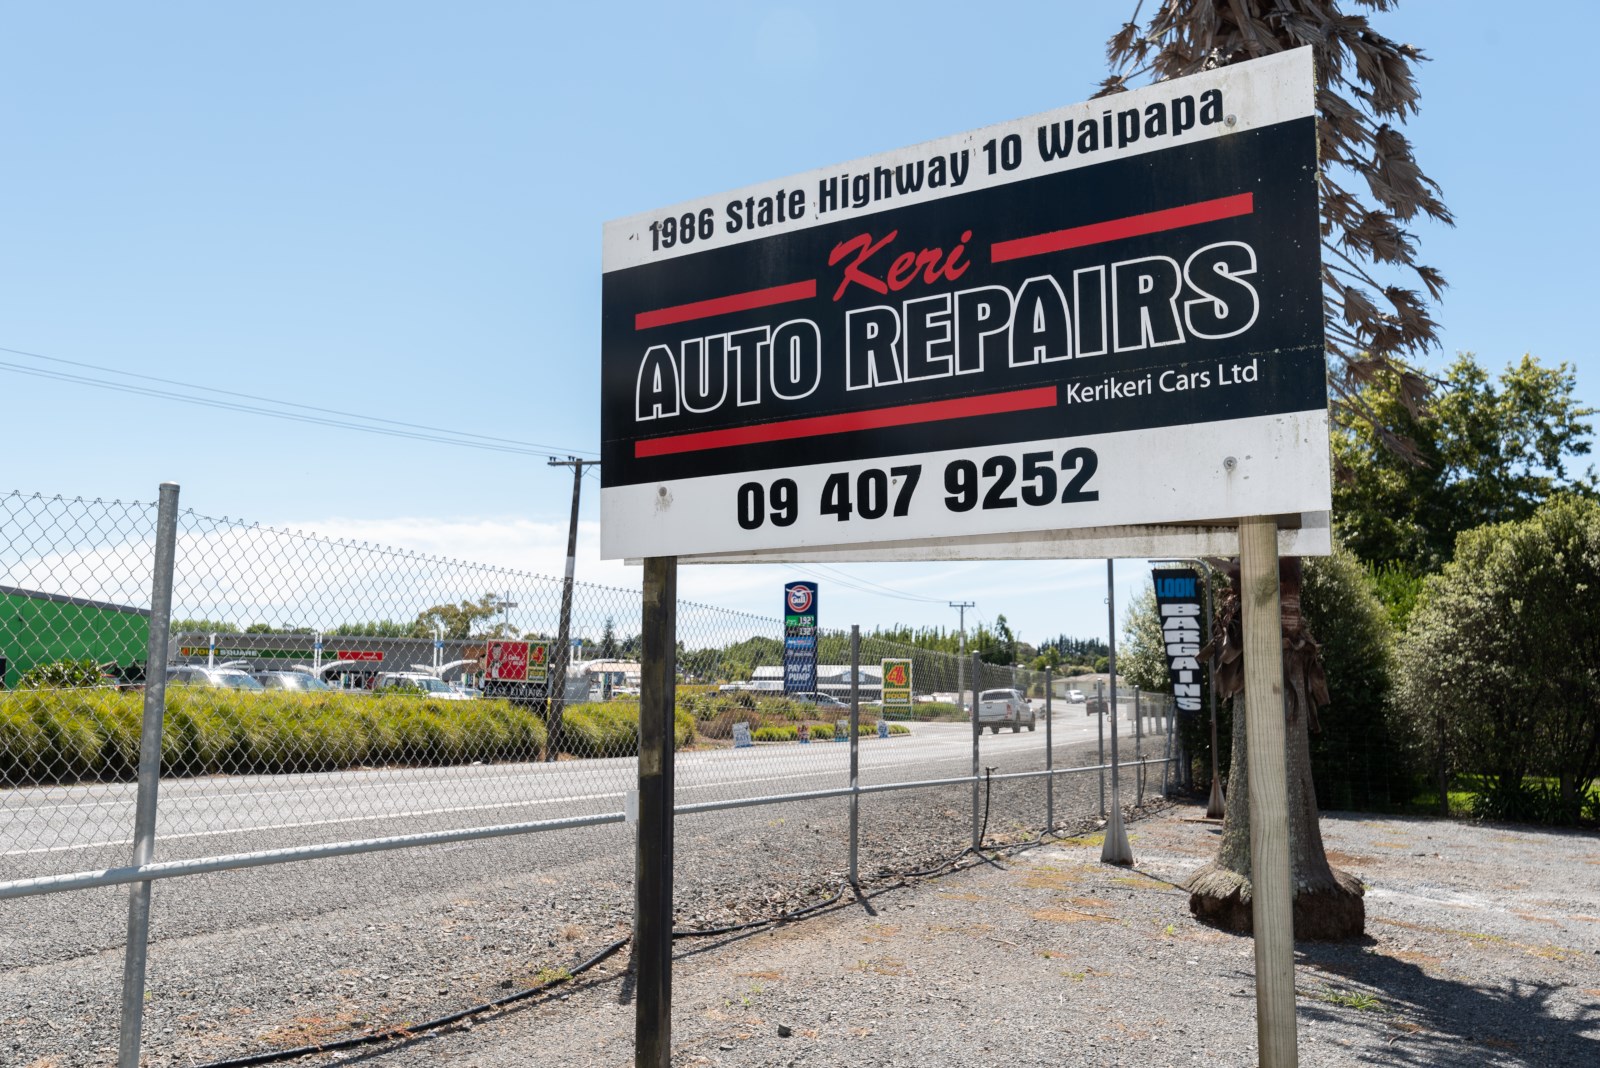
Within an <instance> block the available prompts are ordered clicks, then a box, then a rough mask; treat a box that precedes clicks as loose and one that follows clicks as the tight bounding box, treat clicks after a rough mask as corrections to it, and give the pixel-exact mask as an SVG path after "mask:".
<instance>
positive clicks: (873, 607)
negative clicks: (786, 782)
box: [0, 0, 1600, 639]
mask: <svg viewBox="0 0 1600 1068" xmlns="http://www.w3.org/2000/svg"><path fill="white" fill-rule="evenodd" d="M1132 7H1133V5H1132V3H1131V2H1130V0H1116V2H1109V0H1078V2H1074V3H1069V4H1063V3H1061V2H1059V0H1056V2H1052V3H1011V4H1006V5H1000V6H997V7H992V8H982V7H980V6H977V5H972V4H970V3H969V4H955V3H943V2H921V3H916V4H909V3H907V4H890V3H871V4H868V3H860V2H859V0H858V2H855V3H835V2H815V3H808V4H805V5H794V6H787V5H770V4H758V3H731V2H728V3H715V2H699V3H681V4H673V5H662V4H648V5H645V4H592V5H548V6H545V5H537V6H536V5H530V4H516V3H470V4H457V5H449V6H448V7H447V6H445V5H424V4H411V3H397V2H385V3H381V4H379V3H340V4H312V3H278V4H271V5H267V4H256V5H244V4H228V5H220V4H209V3H189V4H180V3H156V4H148V5H132V6H130V5H115V4H109V3H102V4H83V5H62V4H54V5H14V6H12V7H11V8H10V9H9V10H8V15H7V19H6V22H7V32H6V33H5V35H4V38H3V41H0V50H3V51H0V80H3V85H4V88H3V91H0V144H3V145H4V146H5V151H4V154H3V155H0V202H3V203H4V204H5V205H6V207H5V212H4V227H3V230H0V238H3V239H0V346H4V347H6V348H9V349H18V350H23V351H26V352H30V353H38V354H43V355H45V356H51V357H56V358H57V359H61V360H73V361H79V362H80V363H85V364H92V365H97V366H99V367H106V368H114V369H116V370H120V371H126V372H134V373H137V374H144V375H153V376H158V377H161V378H166V379H174V380H178V381H181V382H186V383H191V384H193V385H203V386H208V387H213V388H215V389H220V390H230V391H234V392H236V393H241V394H245V395H247V397H261V398H270V399H273V400H292V401H298V402H300V403H302V404H307V405H315V406H318V407H323V408H328V409H333V410H335V411H348V412H351V413H355V414H359V415H363V416H377V417H381V418H386V419H394V420H401V421H405V422H408V423H415V424H422V425H427V426H436V427H442V428H447V429H452V430H461V431H469V432H473V433H477V434H482V435H491V436H495V437H500V438H505V439H512V440H515V441H518V442H523V443H533V444H535V445H537V446H540V447H541V449H543V448H544V447H549V448H548V451H550V452H554V453H555V454H557V455H565V454H566V453H568V452H576V453H579V454H586V455H587V454H592V453H594V452H595V451H596V450H597V448H598V443H599V420H598V414H597V413H598V381H599V375H598V352H599V313H598V308H599V288H600V287H599V279H600V234H601V224H602V223H603V222H604V221H605V220H607V219H611V218H616V217H619V216H625V215H631V214H634V213H636V212H640V211H644V210H647V209H651V208H655V207H659V206H663V205H668V204H672V203H675V202H678V201H680V200H685V199H688V198H691V197H695V196H700V195H704V194H709V193H714V192H717V191H720V190H724V189H732V188H736V187H739V186H743V185H746V184H749V183H753V182H757V181H763V180H767V179H773V178H779V177H782V176H784V175H787V174H791V173H795V172H799V171H804V170H809V169H811V168H814V167H819V166H823V165H827V164H832V163H838V162H843V161H846V160H850V159H853V158H855V157H858V156H863V155H867V154H871V153H874V152H878V151H883V150H886V149H890V148H894V147H897V146H900V145H905V144H911V143H915V142H918V141H922V140H926V139H929V138H932V137H936V136H941V135H945V134H951V133H956V132H959V131H962V130H966V129H970V128H973V127H978V126H983V125H987V124H989V123H993V122H997V121H1000V120H1003V119H1008V118H1015V117H1018V116H1023V115H1028V114H1032V113H1034V112H1039V111H1043V110H1047V109H1050V108H1053V107H1058V106H1061V105H1063V104H1068V103H1072V102H1075V101H1078V100H1081V99H1084V98H1086V97H1087V96H1088V95H1090V93H1091V92H1092V91H1093V88H1094V86H1095V84H1096V82H1098V80H1099V79H1100V78H1101V77H1102V76H1103V74H1104V73H1105V64H1104V43H1105V40H1106V38H1107V37H1109V36H1110V34H1111V33H1112V32H1114V31H1115V29H1116V27H1117V25H1118V23H1119V22H1120V20H1121V19H1123V18H1125V17H1126V16H1127V14H1128V13H1129V12H1130V11H1131V10H1132ZM1503 10H1504V9H1503V8H1499V7H1491V6H1490V5H1488V4H1479V3H1465V2H1450V3H1446V2H1444V0H1405V2H1404V3H1403V4H1402V5H1401V9H1400V10H1399V11H1397V12H1393V13H1389V14H1378V15H1375V16H1374V19H1375V21H1376V23H1377V25H1378V27H1379V28H1380V29H1381V30H1382V31H1383V32H1385V33H1387V34H1389V35H1390V36H1393V37H1396V38H1399V39H1402V40H1406V41H1410V42H1412V43H1415V44H1417V45H1420V46H1421V47H1423V48H1424V49H1425V50H1426V51H1427V53H1428V54H1429V55H1431V56H1432V57H1433V62H1431V63H1428V64H1425V65H1423V67H1422V69H1421V87H1422V113H1421V115H1420V116H1418V117H1416V118H1415V119H1413V120H1412V121H1411V122H1410V123H1409V124H1408V126H1407V132H1408V133H1409V134H1410V136H1411V137H1412V138H1413V140H1414V142H1415V144H1416V148H1417V156H1418V159H1419V161H1420V163H1421V164H1422V166H1423V168H1424V169H1425V170H1426V171H1427V172H1428V173H1429V174H1430V175H1431V176H1432V177H1433V178H1435V179H1436V180H1437V181H1439V182H1440V183H1441V184H1442V186H1443V187H1444V193H1445V199H1446V202H1447V203H1448V204H1449V205H1450V207H1451V208H1452V210H1453V211H1454V212H1455V214H1456V218H1457V226H1456V228H1455V229H1453V230H1451V229H1446V228H1442V227H1438V226H1431V225H1423V226H1421V227H1419V228H1418V232H1419V237H1420V243H1421V248H1422V259H1423V260H1424V261H1425V262H1428V263H1431V264H1433V265H1435V266H1437V267H1439V268H1440V269H1441V270H1442V271H1443V272H1444V273H1445V275H1446V277H1447V278H1448V279H1449V280H1450V282H1451V289H1450V290H1449V291H1448V293H1447V294H1446V297H1445V300H1444V302H1443V304H1442V305H1441V306H1440V307H1439V308H1438V309H1437V315H1438V318H1439V320H1440V322H1441V324H1442V336H1443V345H1442V347H1441V349H1440V350H1439V351H1438V352H1437V353H1436V354H1435V356H1434V358H1433V360H1432V361H1431V363H1432V365H1433V366H1435V367H1438V366H1442V365H1443V364H1444V363H1445V362H1447V360H1448V358H1449V357H1450V356H1452V355H1453V354H1454V353H1455V352H1456V351H1457V350H1463V349H1465V350H1472V351H1476V352H1477V353H1478V354H1479V356H1480V359H1481V360H1482V361H1483V362H1484V363H1485V364H1486V365H1488V366H1490V367H1493V368H1499V367H1502V366H1504V364H1505V363H1506V362H1507V361H1508V360H1511V359H1513V358H1515V357H1517V356H1519V355H1520V354H1521V353H1523V352H1525V351H1527V352H1533V353H1534V354H1535V355H1537V356H1539V357H1540V358H1541V359H1543V360H1545V361H1546V362H1548V363H1553V362H1556V361H1560V360H1566V361H1569V362H1572V363H1574V364H1575V365H1576V366H1577V367H1578V382H1579V393H1580V395H1581V397H1582V399H1583V400H1584V401H1585V402H1586V403H1589V404H1600V356H1597V354H1596V351H1595V341H1594V332H1593V330H1592V329H1591V328H1590V327H1589V324H1588V322H1587V319H1586V315H1587V312H1588V310H1589V309H1590V307H1591V306H1592V304H1593V303H1594V291H1595V288H1596V285H1597V283H1600V272H1597V271H1596V269H1595V267H1594V266H1593V249H1594V247H1595V245H1596V243H1597V237H1600V233H1597V231H1600V224H1597V223H1596V217H1595V214H1594V213H1593V212H1592V211H1589V210H1588V209H1587V207H1586V205H1587V202H1588V199H1589V196H1588V194H1589V190H1590V186H1591V185H1592V174H1593V171H1594V159H1593V156H1594V149H1593V147H1592V138H1590V137H1589V136H1588V135H1587V134H1586V133H1585V131H1586V130H1589V129H1590V128H1591V127H1592V125H1593V122H1594V115H1595V111H1596V104H1597V103H1600V99H1597V98H1600V94H1597V92H1596V90H1595V88H1594V84H1593V78H1592V73H1591V72H1590V71H1589V70H1588V57H1587V54H1586V51H1585V50H1586V49H1587V48H1588V45H1589V43H1590V42H1592V41H1593V40H1594V39H1595V38H1596V36H1597V31H1600V9H1597V8H1596V7H1595V5H1592V4H1589V3H1585V2H1581V0H1561V2H1551V3H1548V4H1545V5H1541V7H1540V8H1539V17H1538V18H1527V19H1505V18H1504V17H1503V15H1501V17H1495V16H1496V15H1497V13H1500V12H1503ZM1480 15H1481V17H1480ZM1491 20H1492V21H1491ZM0 362H3V363H7V364H14V365H17V366H20V367H26V368H30V369H45V370H52V371H58V372H68V373H71V374H75V375H84V376H88V377H93V378H97V379H101V380H105V381H112V382H117V383H133V382H136V381H137V380H133V379H128V378H125V377H120V376H116V375H112V374H108V373H106V372H103V371H98V370H93V369H88V368H84V367H73V366H70V365H65V364H59V363H49V362H46V361H41V360H38V359H34V358H30V357H23V356H16V355H12V354H8V353H0ZM142 384H143V385H145V386H148V387H152V388H160V389H172V388H174V387H170V386H164V385H160V384H158V383H152V382H148V381H146V382H143V383H142ZM0 391H3V394H0V395H3V396H4V411H5V413H6V418H5V423H6V427H7V429H8V431H9V433H8V438H9V441H10V445H11V448H10V450H9V456H8V462H7V463H6V464H5V466H4V473H3V474H0V490H5V489H20V490H24V491H34V490H38V491H42V492H46V493H51V494H55V493H60V494H64V495H68V496H79V495H81V496H86V497H107V498H109V497H120V498H124V499H129V498H138V499H149V498H150V497H152V496H153V495H154V491H155V486H156V485H157V483H159V482H160V481H162V480H167V479H170V480H174V481H177V482H179V483H181V484H182V486H183V501H184V503H185V505H187V506H189V507H192V508H194V509H196V510H197V511H200V512H203V513H206V514H210V515H229V516H239V517H244V518H246V519H250V520H256V521H260V522H262V523H265V524H271V525H277V526H287V527H292V528H299V529H310V530H318V531H324V532H327V533H330V534H335V535H340V536H354V537H359V538H361V539H362V540H369V541H381V542H389V543H394V544H399V545H403V546H406V547H412V548H418V549H423V550H428V551H436V552H440V553H444V554H447V555H450V556H453V557H462V558H468V559H480V560H483V561H484V562H488V563H499V564H506V565H509V566H515V567H523V568H527V569H530V570H535V571H543V572H556V573H559V570H560V568H561V555H562V551H563V546H564V540H565V526H566V516H567V508H568V502H569V497H570V481H569V478H568V476H567V474H566V472H565V471H564V470H556V469H551V468H549V467H547V466H546V463H545V458H544V457H545V452H544V451H541V450H540V449H535V450H534V451H535V452H536V453H538V454H537V455H521V454H506V453H500V452H492V451H483V450H478V449H465V448H459V447H453V446H450V445H443V444H437V443H432V442H423V441H416V440H410V439H404V438H390V437H380V436H376V435H372V434H367V433H358V432H353V431H351V430H348V429H343V428H337V427H329V426H319V425H310V424H306V423H297V422H289V421H283V420H279V419H272V418H266V417H262V416H258V415H252V414H245V413H240V412H237V411H220V410H215V409H210V408H204V407H199V406H195V405H191V404H185V403H180V402H177V401H173V400H168V399H160V398H151V397H147V396H138V395H135V394H131V393H128V392H125V391H115V392H113V391H106V390H102V389H96V388H93V387H90V386H86V385H82V384H77V383H69V382H63V381H60V380H50V379H46V378H41V377H37V376H33V375H29V374H25V373H22V372H20V371H17V370H14V369H8V368H6V367H0ZM191 392H193V391H191ZM202 395H204V394H202ZM210 396H213V397H216V398H217V399H225V400H230V401H238V402H242V403H251V402H250V401H248V400H244V399H242V398H237V397H221V396H220V395H215V394H212V395H210ZM307 414H313V413H307ZM597 489H598V485H597V483H595V482H593V481H591V482H589V483H588V485H587V488H586V499H585V504H584V509H583V519H584V527H583V538H582V545H583V549H582V551H581V553H580V560H579V577H580V578H587V579H592V580H595V581H602V582H608V583H613V584H633V583H636V582H637V574H636V572H634V571H632V570H631V569H628V568H626V567H624V566H623V565H621V564H617V563H611V562H601V561H600V560H599V559H598V551H597V537H596V524H597V522H598V516H599V511H598V493H597V492H596V491H597ZM1143 570H1144V567H1143V564H1142V563H1140V562H1127V563H1124V564H1121V565H1119V570H1118V575H1119V585H1120V588H1119V590H1118V593H1119V600H1123V599H1125V597H1126V595H1128V594H1129V593H1131V592H1133V590H1134V588H1135V587H1136V585H1137V583H1138V582H1139V581H1140V576H1141V573H1142V572H1143ZM844 573H845V574H846V575H848V576H853V579H852V581H855V582H857V583H858V584H859V583H860V582H861V580H862V579H870V581H871V582H874V583H878V584H881V585H883V586H887V587H889V588H891V589H892V590H894V591H896V592H897V593H898V594H899V596H898V597H890V596H888V595H887V594H883V593H881V591H873V592H864V591H856V590H851V589H849V588H848V587H847V586H845V585H844V583H842V582H839V581H837V580H836V579H834V577H833V576H825V577H824V578H823V582H824V584H825V585H824V589H825V590H826V591H828V592H827V593H825V596H827V597H828V600H827V601H826V602H825V605H826V607H827V614H826V616H825V618H824V619H823V622H824V624H826V625H830V626H847V625H848V624H849V623H851V622H860V623H862V624H863V625H866V626H871V625H873V624H876V623H889V622H893V621H897V620H898V621H902V622H914V623H930V624H944V625H948V626H954V624H955V620H956V613H955V611H954V610H952V609H948V608H946V607H944V603H945V602H946V601H949V600H971V601H976V602H978V608H977V609H976V611H975V612H969V613H968V621H969V623H970V622H971V621H972V620H973V619H974V618H975V617H976V618H978V619H986V620H992V619H993V618H994V617H995V616H996V615H997V614H1000V613H1004V614H1005V615H1006V616H1007V617H1008V618H1009V619H1010V620H1011V622H1012V623H1013V625H1014V626H1017V627H1018V629H1019V630H1020V631H1021V633H1022V635H1023V636H1024V637H1025V638H1030V639H1039V638H1043V637H1048V636H1051V635H1054V634H1055V633H1058V632H1061V631H1065V632H1067V633H1074V634H1084V635H1088V634H1095V633H1103V632H1104V629H1105V608H1104V604H1103V602H1102V597H1103V596H1104V574H1105V568H1104V565H1103V564H1102V563H1095V562H1060V563H1040V564H1005V565H1000V564H962V565H937V566H935V565H913V564H897V565H880V566H876V567H873V568H871V569H868V568H864V567H851V568H846V569H844ZM785 577H813V576H807V575H804V574H802V573H801V572H798V571H796V570H795V569H793V568H789V567H784V566H779V565H772V566H761V567H746V568H737V569H732V568H686V569H685V570H684V573H683V576H682V579H681V585H682V588H683V591H684V594H685V595H686V596H691V597H694V598H695V599H697V600H701V601H705V602H709V603H714V604H725V605H728V606H730V607H740V608H746V609H750V610H755V611H759V612H762V613H763V614H767V613H772V612H775V606H776V603H777V600H778V588H779V586H780V584H781V581H782V580H783V579H784V578H785ZM869 589H870V587H869ZM467 592H471V591H464V593H467Z"/></svg>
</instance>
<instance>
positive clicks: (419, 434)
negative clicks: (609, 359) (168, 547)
mask: <svg viewBox="0 0 1600 1068" xmlns="http://www.w3.org/2000/svg"><path fill="white" fill-rule="evenodd" d="M0 352H9V353H12V354H13V355H17V356H27V357H29V358H30V359H36V360H49V361H50V362H52V363H60V364H67V365H69V366H73V367H83V368H86V369H89V370H93V371H101V372H105V373H107V374H116V375H123V376H125V377H128V378H138V379H143V380H145V381H148V382H159V383H162V384H163V385H172V386H180V387H184V388H187V389H197V390H203V391H205V392H207V393H215V394H218V395H219V396H226V397H241V398H244V399H246V400H253V401H257V402H260V403H264V404H274V405H279V406H281V407H285V408H298V409H300V410H301V411H304V412H320V413H324V415H321V416H319V415H301V414H298V413H296V412H288V411H274V410H272V409H271V408H263V407H259V406H258V405H256V404H241V403H237V402H233V401H221V400H211V399H208V398H205V397H195V396H190V395H187V394H183V393H175V392H172V391H170V390H163V389H154V388H151V387H149V386H139V385H134V384H132V383H119V382H108V381H105V380H102V379H97V378H91V377H89V376H86V375H75V374H71V373H70V372H66V371H51V370H48V369H46V368H41V367H29V366H26V365H24V364H18V363H11V362H8V361H0V369H4V370H9V371H15V372H17V373H18V374H25V375H32V376H34V377H37V378H45V379H51V380H54V381H58V382H70V383H73V384H76V385H84V386H93V387H94V388H96V389H104V390H110V391H112V392H120V393H132V394H135V395H138V396H147V397H155V398H158V399H162V400H174V401H178V402H180V403H183V404H195V405H199V406H200V407H204V408H217V409H221V410H223V411H236V412H244V413H246V414H249V415H263V416H267V417H269V418H273V419H284V420H287V421H289V422H295V423H309V424H312V425H316V426H328V427H334V428H336V429H341V430H355V431H360V432H362V433H367V434H382V435H384V436H387V437H397V438H409V439H412V440H415V441H431V442H435V443H437V444H442V445H458V446H462V447H464V448H473V449H484V450H487V451H491V452H505V453H512V454H516V455H525V456H543V455H546V454H548V453H550V452H552V451H555V452H569V453H574V452H575V453H580V454H582V455H593V454H592V453H588V452H584V451H583V450H577V449H565V448H562V447H559V446H555V445H542V444H539V443H537V442H531V441H518V440H516V439H513V438H499V437H494V436H491V435H488V434H478V433H474V432H472V431H465V430H451V429H448V428H445V427H433V426H426V425H423V424H419V423H412V422H407V421H402V420H398V419H386V418H384V417H382V416H376V415H362V414H360V413H358V412H347V411H341V410H339V409H334V408H320V407H318V406H316V405H313V404H302V403H300V402H297V401H286V400H278V399H276V398H272V397H260V396H256V395H254V394H249V393H240V392H236V391H234V390H227V389H219V388H217V387H215V386H205V385H201V384H199V383H195V382H181V381H177V380H175V379H170V378H160V377H157V376H155V375H146V374H139V373H137V372H134V371H121V370H118V369H117V368H114V367H103V366H100V365H98V364H92V363H84V362H82V361H78V360H68V359H63V358H61V357H59V356H46V355H44V354H42V353H37V352H28V351H25V350H23V349H13V348H7V347H5V346H0ZM351 420H362V421H363V422H365V423H383V424H388V426H387V427H386V426H366V425H363V423H362V422H351ZM389 427H395V428H399V427H405V428H409V429H389ZM467 439H474V440H467Z"/></svg>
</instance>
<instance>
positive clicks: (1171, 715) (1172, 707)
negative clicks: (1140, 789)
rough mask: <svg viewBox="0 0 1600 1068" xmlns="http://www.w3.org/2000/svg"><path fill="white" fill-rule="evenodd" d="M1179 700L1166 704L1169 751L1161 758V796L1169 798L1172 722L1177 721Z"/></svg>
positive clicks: (1175, 699) (1172, 700)
mask: <svg viewBox="0 0 1600 1068" xmlns="http://www.w3.org/2000/svg"><path fill="white" fill-rule="evenodd" d="M1177 704H1178V699H1177V698H1176V697H1174V698H1172V699H1171V700H1169V701H1168V702H1167V703H1166V706H1165V707H1166V710H1167V749H1166V753H1165V754H1164V755H1163V756H1162V758H1161V796H1162V797H1166V796H1167V784H1168V783H1169V782H1170V781H1171V777H1170V774H1171V771H1172V721H1173V720H1175V719H1177V715H1176V712H1177Z"/></svg>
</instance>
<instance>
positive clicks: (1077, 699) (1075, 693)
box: [1067, 690, 1088, 705]
mask: <svg viewBox="0 0 1600 1068" xmlns="http://www.w3.org/2000/svg"><path fill="white" fill-rule="evenodd" d="M1086 700H1088V698H1086V697H1084V695H1083V691H1082V690H1068V691H1067V701H1068V702H1069V703H1070V704H1074V705H1081V704H1083V703H1084V701H1086Z"/></svg>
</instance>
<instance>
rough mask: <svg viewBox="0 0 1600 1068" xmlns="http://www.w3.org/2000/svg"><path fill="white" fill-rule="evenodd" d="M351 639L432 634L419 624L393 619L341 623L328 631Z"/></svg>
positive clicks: (416, 636)
mask: <svg viewBox="0 0 1600 1068" xmlns="http://www.w3.org/2000/svg"><path fill="white" fill-rule="evenodd" d="M328 633H329V634H340V635H343V636H345V637H350V638H423V637H429V636H431V633H430V632H428V631H426V630H423V629H422V628H421V627H420V626H419V625H418V624H417V623H414V622H413V623H401V622H398V621H396V620H393V619H372V620H367V621H366V622H364V623H341V624H340V625H339V626H338V627H335V628H334V629H332V630H330V631H328Z"/></svg>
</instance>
